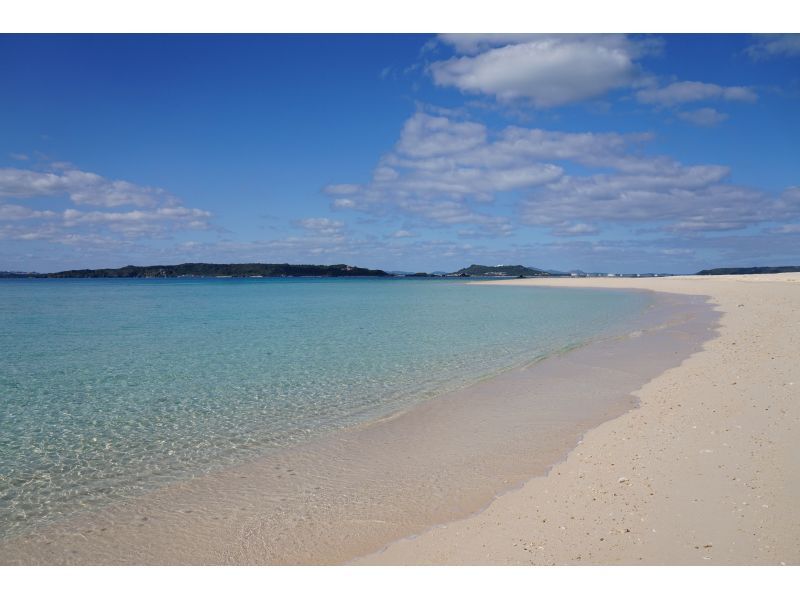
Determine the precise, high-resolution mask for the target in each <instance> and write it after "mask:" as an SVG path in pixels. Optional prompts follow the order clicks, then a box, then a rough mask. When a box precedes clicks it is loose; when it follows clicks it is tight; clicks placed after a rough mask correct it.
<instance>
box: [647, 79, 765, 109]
mask: <svg viewBox="0 0 800 598" xmlns="http://www.w3.org/2000/svg"><path fill="white" fill-rule="evenodd" d="M636 99H637V100H639V101H640V102H642V103H643V104H658V105H661V106H676V105H678V104H687V103H691V102H700V101H706V100H728V101H737V102H755V101H756V100H757V99H758V95H757V94H756V93H755V92H754V91H753V90H752V89H750V88H748V87H723V86H721V85H716V84H714V83H702V82H700V81H677V82H675V83H671V84H669V85H667V86H666V87H649V88H645V89H640V90H639V91H637V92H636Z"/></svg>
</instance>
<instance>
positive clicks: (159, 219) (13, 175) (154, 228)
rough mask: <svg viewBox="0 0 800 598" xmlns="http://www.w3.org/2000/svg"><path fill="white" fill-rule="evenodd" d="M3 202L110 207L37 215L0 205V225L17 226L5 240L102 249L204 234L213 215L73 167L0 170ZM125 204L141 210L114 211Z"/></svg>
mask: <svg viewBox="0 0 800 598" xmlns="http://www.w3.org/2000/svg"><path fill="white" fill-rule="evenodd" d="M3 198H15V199H16V200H23V199H37V200H38V199H47V200H49V201H51V202H53V201H64V200H65V199H66V200H68V201H70V202H71V203H72V204H75V205H78V206H81V205H91V206H96V207H100V208H106V209H101V210H90V211H83V210H78V209H75V208H67V209H64V210H55V209H48V210H36V209H32V208H29V207H27V206H22V205H18V204H12V203H0V220H3V221H13V222H14V224H9V225H5V226H4V227H3V229H2V238H4V239H16V240H43V241H49V242H56V243H62V244H73V245H78V244H80V243H81V242H82V241H85V242H86V243H88V244H91V245H92V246H98V247H99V246H100V245H101V244H102V243H107V244H108V245H109V246H116V245H117V244H118V243H119V242H121V238H124V239H131V238H136V237H164V236H166V235H168V234H170V233H172V232H174V231H180V230H205V229H207V228H209V219H210V218H211V213H210V212H208V211H205V210H200V209H197V208H188V207H185V206H183V205H181V203H180V201H179V200H178V199H176V198H175V197H173V196H172V195H170V194H169V193H167V192H166V191H164V190H163V189H159V188H154V187H143V186H140V185H136V184H134V183H130V182H127V181H122V180H110V179H106V178H104V177H102V176H100V175H98V174H94V173H91V172H84V171H80V170H77V169H75V168H74V167H71V166H68V167H67V168H66V169H64V170H58V169H56V170H51V171H37V170H23V169H18V168H4V169H0V200H2V199H3ZM123 205H133V206H135V207H136V208H137V209H134V210H129V211H118V210H114V209H113V208H118V207H120V206H123ZM108 208H112V209H108Z"/></svg>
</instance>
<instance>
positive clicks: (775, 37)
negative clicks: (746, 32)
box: [745, 33, 800, 60]
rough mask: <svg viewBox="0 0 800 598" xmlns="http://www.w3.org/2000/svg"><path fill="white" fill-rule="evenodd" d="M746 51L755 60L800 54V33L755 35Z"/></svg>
mask: <svg viewBox="0 0 800 598" xmlns="http://www.w3.org/2000/svg"><path fill="white" fill-rule="evenodd" d="M745 52H746V53H747V54H748V56H750V58H752V59H753V60H764V59H767V58H776V57H780V56H784V57H793V56H800V34H797V33H778V34H766V35H756V36H754V41H753V43H752V44H750V45H749V46H748V47H747V48H746V49H745Z"/></svg>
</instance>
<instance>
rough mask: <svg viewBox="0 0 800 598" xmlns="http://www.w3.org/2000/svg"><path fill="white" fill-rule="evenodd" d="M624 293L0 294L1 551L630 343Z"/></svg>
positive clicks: (219, 287)
mask: <svg viewBox="0 0 800 598" xmlns="http://www.w3.org/2000/svg"><path fill="white" fill-rule="evenodd" d="M650 302H651V298H650V297H649V296H648V295H645V294H639V293H628V292H619V291H611V290H572V289H544V288H542V289H534V288H515V287H495V286H474V285H467V284H463V283H462V282H460V281H453V280H409V279H405V280H403V279H393V280H376V279H245V280H237V279H208V280H206V279H180V280H5V281H0V539H2V538H4V537H5V538H7V537H11V536H14V535H17V534H20V533H25V532H27V531H30V530H32V529H34V528H36V527H37V526H40V525H43V524H47V523H49V522H54V521H57V520H59V519H60V518H63V517H64V516H66V515H70V514H74V513H78V512H81V511H85V510H87V509H91V508H94V507H98V506H102V505H105V504H108V503H109V502H112V501H115V500H119V499H123V498H126V497H130V496H134V495H136V494H139V493H142V492H144V491H147V490H149V489H153V488H156V487H158V486H162V485H164V484H168V483H169V482H171V481H176V480H181V479H186V478H188V477H192V476H197V475H201V474H204V473H207V472H211V471H214V470H218V469H221V468H225V467H226V466H229V465H234V464H240V463H244V462H247V461H248V460H252V459H254V458H257V457H259V456H261V455H266V454H269V453H270V451H277V450H284V449H287V448H288V449H291V447H292V446H293V445H296V444H297V443H301V442H303V441H304V440H307V439H310V438H312V437H315V436H319V435H321V434H324V433H325V432H326V431H330V430H334V429H340V428H343V427H346V426H350V425H354V424H358V423H360V422H364V421H369V420H372V419H376V418H379V417H382V416H385V415H388V414H391V413H393V412H396V411H398V410H400V409H403V408H406V407H409V406H411V405H413V404H414V403H416V402H419V401H424V400H426V399H430V398H432V397H435V396H437V395H438V394H440V393H442V392H445V391H447V390H452V389H454V388H458V387H461V386H465V385H467V384H469V383H471V382H474V381H476V380H479V379H481V378H484V377H486V376H490V375H492V374H494V373H497V372H499V371H501V370H504V369H508V368H512V367H515V366H518V365H521V364H524V363H527V362H530V361H532V360H535V359H539V358H543V357H546V356H548V355H551V354H554V353H558V352H562V351H564V350H567V349H569V348H572V347H575V346H578V345H580V344H583V343H585V342H587V341H589V340H591V339H594V338H598V337H604V336H609V335H615V334H618V333H619V332H621V331H622V330H623V328H624V323H625V322H626V321H627V320H628V319H629V317H630V316H631V315H635V314H637V313H641V312H643V311H644V310H646V309H647V308H648V306H649V305H650Z"/></svg>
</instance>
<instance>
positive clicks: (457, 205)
mask: <svg viewBox="0 0 800 598" xmlns="http://www.w3.org/2000/svg"><path fill="white" fill-rule="evenodd" d="M649 138H650V136H649V135H647V134H633V135H621V134H617V133H565V132H559V131H545V130H542V129H529V128H523V127H516V126H512V127H506V128H505V129H503V130H501V131H499V132H497V133H493V132H490V131H489V130H488V129H487V128H486V126H485V125H483V124H481V123H477V122H470V121H459V120H454V119H450V118H447V117H444V116H432V115H429V114H425V113H422V112H418V113H416V114H414V115H413V116H412V117H411V118H409V119H408V121H406V123H405V125H404V126H403V128H402V131H401V134H400V139H399V140H398V142H397V144H396V145H395V147H394V149H393V150H392V151H390V152H389V153H387V154H386V155H384V156H383V157H381V159H380V160H379V163H378V165H377V167H376V168H375V170H374V172H373V177H372V180H371V181H370V182H368V183H366V184H352V183H346V184H335V185H329V186H327V187H326V188H325V192H326V193H327V194H328V195H329V196H330V197H331V199H332V207H333V208H334V209H356V210H361V211H366V212H382V211H387V210H398V211H400V212H401V213H402V214H404V215H406V216H413V217H415V218H416V219H418V220H420V221H422V223H423V224H427V225H437V224H438V225H465V224H467V225H473V226H476V227H478V228H480V229H483V230H485V231H490V232H494V233H496V234H508V233H509V232H510V230H511V228H512V225H511V223H510V221H509V220H508V218H506V217H502V216H496V215H490V214H486V213H483V212H482V211H481V209H480V204H483V203H490V202H492V201H493V199H494V198H495V195H496V194H498V193H502V192H510V191H518V190H523V189H531V188H534V187H538V186H541V185H544V184H547V183H551V182H554V181H557V180H559V179H560V178H561V177H563V176H564V168H563V167H562V166H561V165H558V164H554V163H553V162H561V161H574V162H577V163H579V164H582V165H587V166H596V167H615V168H618V169H621V170H625V171H629V172H648V171H652V170H653V169H658V168H660V166H659V165H658V161H653V160H642V159H639V158H637V157H636V156H635V155H629V154H626V150H628V149H629V147H630V146H631V145H637V144H640V143H642V142H644V141H646V140H648V139H649Z"/></svg>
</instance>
